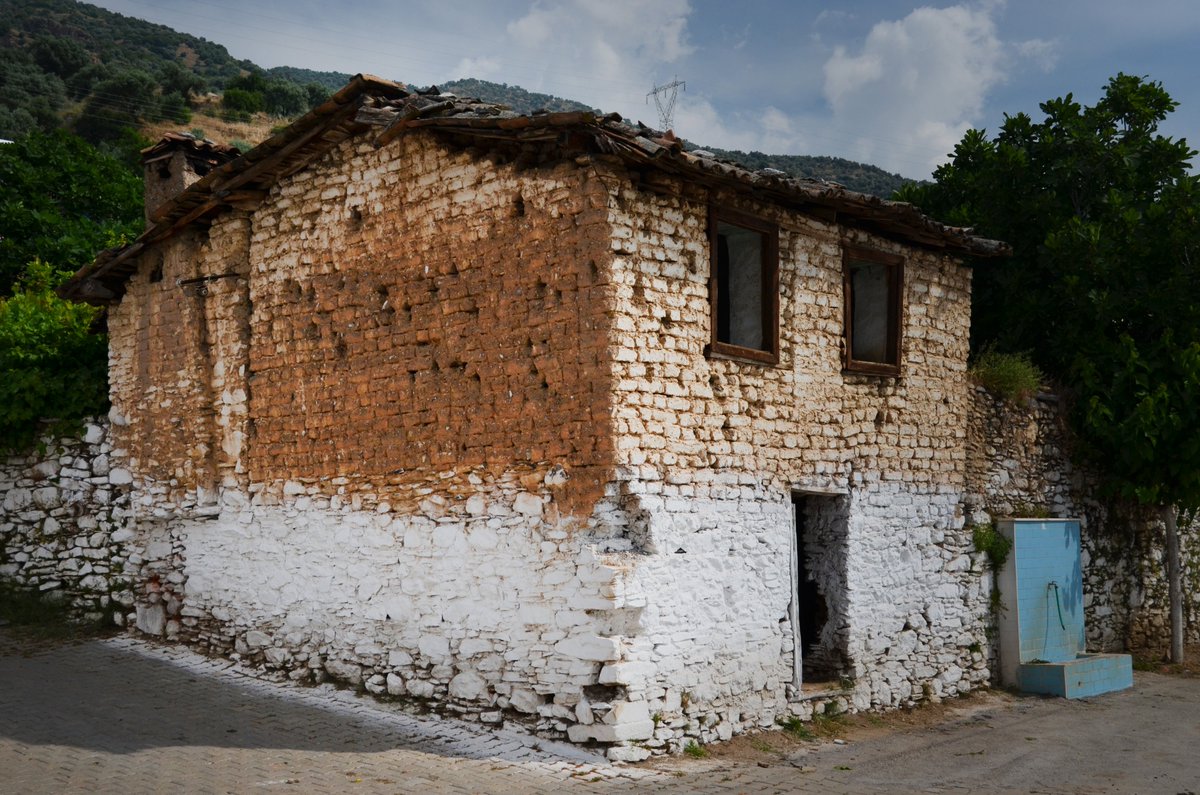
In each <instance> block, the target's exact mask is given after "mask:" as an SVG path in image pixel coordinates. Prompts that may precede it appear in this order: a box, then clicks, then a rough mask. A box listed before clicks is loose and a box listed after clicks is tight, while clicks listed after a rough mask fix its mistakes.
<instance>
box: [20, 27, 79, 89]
mask: <svg viewBox="0 0 1200 795" xmlns="http://www.w3.org/2000/svg"><path fill="white" fill-rule="evenodd" d="M29 49H30V53H31V54H32V55H33V60H34V61H36V62H37V65H38V66H40V67H41V68H42V69H44V70H45V71H47V72H50V73H51V74H56V75H58V76H59V77H61V78H62V79H63V80H66V79H67V78H68V77H70V76H71V75H73V74H75V73H76V72H78V71H79V70H80V69H82V68H83V67H85V66H87V65H88V64H90V63H91V62H92V56H91V55H90V54H89V53H88V51H87V50H86V49H84V47H83V46H82V45H81V44H79V42H77V41H72V40H71V39H64V38H62V37H61V36H38V37H37V38H36V39H34V40H33V46H31V47H30V48H29Z"/></svg>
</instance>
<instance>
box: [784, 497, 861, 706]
mask: <svg viewBox="0 0 1200 795" xmlns="http://www.w3.org/2000/svg"><path fill="white" fill-rule="evenodd" d="M845 505H846V498H845V497H842V496H840V495H839V496H827V495H814V494H803V493H796V494H793V495H792V507H793V510H794V511H795V528H796V540H795V543H796V557H795V560H796V571H795V580H794V582H795V584H796V593H795V598H796V608H797V609H796V613H795V622H796V627H795V629H796V631H797V632H798V634H799V644H798V649H799V651H800V659H801V668H802V677H803V681H804V683H805V685H811V684H820V683H835V682H840V681H841V680H843V679H846V678H848V677H849V676H850V675H851V673H852V672H851V667H850V665H849V660H848V655H847V651H846V649H847V640H848V629H849V626H848V622H847V620H846V608H847V595H846V559H847V548H846V547H847V545H846V541H847V539H846V533H847V521H846V518H847V517H846V508H845Z"/></svg>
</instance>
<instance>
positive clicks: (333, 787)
mask: <svg viewBox="0 0 1200 795" xmlns="http://www.w3.org/2000/svg"><path fill="white" fill-rule="evenodd" d="M1198 781H1200V682H1197V681H1196V680H1186V679H1171V678H1167V677H1161V676H1154V675H1139V678H1138V682H1137V685H1136V686H1135V689H1134V690H1132V691H1126V692H1125V693H1121V694H1115V695H1111V696H1106V697H1103V698H1100V699H1094V700H1091V701H1087V702H1063V701H1057V700H1042V699H1018V700H1017V701H1015V702H1014V703H1013V704H1012V705H1007V706H999V707H997V708H996V709H994V710H989V711H982V712H981V711H975V712H974V713H972V714H969V715H964V716H960V717H958V718H955V719H952V720H950V721H948V722H946V723H943V724H940V725H938V726H935V727H933V728H931V729H926V730H919V731H910V732H895V733H891V734H887V735H885V736H880V737H875V738H873V739H870V740H864V741H862V742H851V743H848V744H846V745H834V744H831V743H826V744H819V745H813V746H812V747H811V748H808V749H805V750H803V751H801V752H800V753H797V754H795V755H793V756H792V757H791V758H783V757H780V758H778V759H777V760H776V761H772V762H770V763H768V764H766V766H760V764H757V763H755V762H746V761H727V760H723V759H701V760H692V759H678V760H671V761H669V762H667V763H665V764H658V765H654V766H642V767H637V766H621V765H612V764H609V763H607V762H605V761H604V760H603V759H602V758H600V757H598V756H596V755H593V754H590V753H588V752H587V751H584V750H581V749H579V748H577V747H575V746H571V745H568V744H565V743H554V742H548V741H544V740H539V739H537V738H534V737H531V736H529V735H528V734H525V733H524V732H522V731H520V730H516V729H507V728H506V729H500V730H493V729H487V728H484V727H482V726H479V725H478V724H472V723H467V722H462V721H454V720H446V719H441V718H436V717H432V716H415V715H412V714H409V713H406V712H404V711H403V710H401V709H400V708H399V707H397V706H396V705H391V704H385V703H381V702H378V701H375V700H374V699H370V698H360V697H358V696H356V695H355V694H353V693H351V692H348V691H344V690H337V689H334V688H332V687H317V688H302V687H297V686H294V685H290V684H277V683H272V682H267V681H264V680H261V679H257V678H255V677H253V676H250V675H248V674H247V673H246V672H245V671H243V670H242V669H240V668H238V667H236V666H234V665H232V664H230V663H229V662H228V661H223V660H213V659H209V658H206V657H203V656H200V655H198V654H196V653H194V652H192V651H190V650H188V649H186V648H183V647H179V646H157V645H150V644H145V643H142V642H139V641H135V640H131V639H129V638H113V639H106V640H92V641H86V642H81V643H73V644H38V645H36V646H32V647H31V646H23V645H22V644H20V643H18V642H17V641H15V640H14V639H12V638H11V637H8V636H6V635H4V634H3V630H0V792H5V793H81V792H86V793H110V792H111V793H152V792H164V793H172V795H180V793H258V792H284V793H306V794H307V793H342V792H356V793H357V792H361V793H377V792H378V793H422V795H424V793H540V792H547V793H549V792H555V793H557V792H564V791H572V792H596V793H621V792H669V793H692V792H734V793H785V792H834V793H876V792H891V793H896V792H1004V791H1011V792H1041V793H1093V792H1137V793H1159V792H1162V793H1172V794H1175V793H1182V792H1189V791H1194V792H1197V793H1200V783H1197V782H1198Z"/></svg>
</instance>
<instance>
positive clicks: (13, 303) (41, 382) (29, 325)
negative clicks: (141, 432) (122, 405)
mask: <svg viewBox="0 0 1200 795" xmlns="http://www.w3.org/2000/svg"><path fill="white" fill-rule="evenodd" d="M68 275H69V274H68V273H65V272H58V271H55V270H54V269H53V268H51V267H50V266H49V265H47V264H46V263H44V262H42V261H41V260H35V261H34V262H32V263H30V265H29V267H28V268H26V270H25V273H24V275H23V276H22V277H21V279H20V280H19V281H18V282H17V285H16V287H15V289H14V291H13V294H12V296H10V297H9V298H5V299H0V450H3V449H22V448H24V447H26V446H28V445H30V444H32V443H33V441H34V440H35V439H36V438H37V434H38V431H39V430H40V429H41V428H40V423H41V420H43V419H47V418H53V419H54V420H55V425H54V426H52V428H51V431H52V432H62V431H66V430H68V429H70V428H72V427H74V426H76V425H78V423H79V422H80V421H81V420H82V419H83V418H84V417H87V416H90V415H95V414H99V413H102V412H104V411H105V410H106V409H107V407H108V356H107V354H108V344H107V341H106V339H105V337H104V336H103V335H100V334H93V333H91V327H92V324H93V322H94V321H95V320H96V318H97V317H98V316H99V314H100V310H99V309H98V308H97V307H93V306H88V305H87V304H76V303H73V302H71V301H64V300H63V299H61V298H59V297H58V296H57V295H55V294H54V288H55V287H56V286H57V285H59V284H61V283H62V282H63V281H64V280H65V279H66V277H67V276H68Z"/></svg>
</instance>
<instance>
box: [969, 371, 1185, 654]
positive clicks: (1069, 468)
mask: <svg viewBox="0 0 1200 795" xmlns="http://www.w3.org/2000/svg"><path fill="white" fill-rule="evenodd" d="M1064 422H1065V420H1064V417H1063V416H1062V411H1061V408H1060V406H1059V400H1058V398H1057V397H1056V396H1055V395H1053V394H1041V395H1038V396H1037V397H1036V398H1033V399H1030V400H1026V401H1019V402H1012V401H1003V400H999V399H996V398H993V397H991V396H989V395H988V394H987V393H986V392H985V391H984V390H983V389H981V388H977V389H976V391H975V394H974V399H973V400H972V401H971V414H970V423H969V424H968V428H969V430H970V435H969V437H968V455H969V457H970V465H969V466H968V472H969V475H970V476H969V478H968V488H967V497H966V505H967V511H968V515H969V518H970V521H971V522H972V523H987V522H990V521H991V520H992V519H994V518H997V517H1002V516H1039V515H1042V516H1045V515H1048V516H1056V517H1075V518H1078V519H1079V520H1080V530H1081V544H1082V547H1083V550H1082V552H1083V572H1084V606H1085V622H1086V627H1087V642H1088V647H1089V648H1090V649H1093V650H1097V651H1122V650H1125V649H1141V648H1151V649H1155V648H1164V647H1166V645H1167V643H1168V639H1169V637H1170V635H1169V631H1168V627H1169V622H1170V617H1169V606H1168V594H1167V577H1166V562H1165V560H1164V558H1163V550H1164V547H1165V541H1164V533H1165V530H1164V528H1163V526H1162V522H1161V520H1160V518H1159V517H1158V516H1157V514H1156V512H1154V511H1147V510H1145V509H1139V508H1138V507H1137V506H1135V505H1131V504H1129V503H1124V502H1121V501H1119V500H1113V499H1110V498H1107V497H1106V496H1104V495H1103V493H1102V490H1101V489H1100V486H1099V481H1098V479H1097V478H1096V476H1095V474H1094V473H1092V472H1089V471H1087V470H1085V469H1081V468H1080V467H1078V466H1076V465H1074V464H1073V463H1072V461H1071V455H1070V452H1071V451H1070V449H1069V440H1068V438H1069V437H1068V436H1067V434H1066V433H1065V427H1064ZM1180 547H1181V554H1182V557H1183V577H1184V583H1183V593H1184V598H1185V601H1184V626H1185V638H1186V640H1187V642H1188V643H1196V642H1200V528H1196V527H1194V526H1193V527H1186V526H1181V527H1180Z"/></svg>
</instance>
